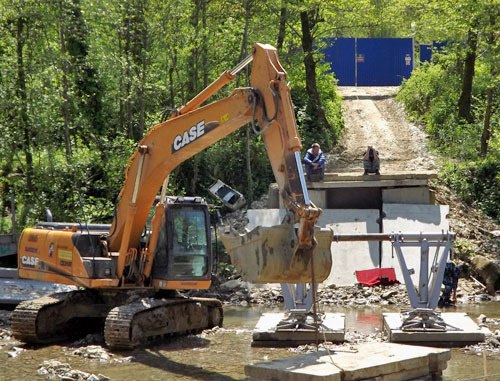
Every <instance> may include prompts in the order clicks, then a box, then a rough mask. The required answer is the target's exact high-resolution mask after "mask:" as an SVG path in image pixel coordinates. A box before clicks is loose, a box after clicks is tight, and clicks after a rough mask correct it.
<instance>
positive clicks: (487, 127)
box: [481, 14, 496, 157]
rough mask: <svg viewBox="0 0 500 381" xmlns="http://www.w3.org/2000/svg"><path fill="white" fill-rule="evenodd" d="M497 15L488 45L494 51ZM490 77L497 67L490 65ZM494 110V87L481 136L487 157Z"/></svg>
mask: <svg viewBox="0 0 500 381" xmlns="http://www.w3.org/2000/svg"><path fill="white" fill-rule="evenodd" d="M495 21H496V20H495V15H494V14H490V27H491V30H490V32H489V36H488V45H489V46H490V49H493V47H494V44H495V37H496V34H495V32H494V31H495ZM490 65H491V66H490V77H491V78H495V75H496V70H495V69H496V65H493V64H492V63H490ZM492 108H493V86H491V85H490V86H489V87H488V90H486V111H485V114H484V124H483V133H482V135H481V155H482V156H483V157H485V156H486V155H487V153H488V144H489V141H490V137H491V127H490V123H491V113H492Z"/></svg>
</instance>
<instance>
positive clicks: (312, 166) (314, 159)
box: [302, 143, 326, 182]
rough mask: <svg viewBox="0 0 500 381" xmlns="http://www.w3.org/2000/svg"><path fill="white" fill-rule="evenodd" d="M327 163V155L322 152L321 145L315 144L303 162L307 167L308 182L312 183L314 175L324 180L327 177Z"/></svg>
mask: <svg viewBox="0 0 500 381" xmlns="http://www.w3.org/2000/svg"><path fill="white" fill-rule="evenodd" d="M325 161H326V158H325V155H324V154H323V151H321V148H320V146H319V144H318V143H313V145H311V148H309V149H308V150H307V152H306V156H305V157H304V159H303V160H302V162H303V163H304V164H305V165H306V175H307V181H309V182H311V181H312V177H311V176H312V175H314V177H316V176H317V175H319V180H323V177H325Z"/></svg>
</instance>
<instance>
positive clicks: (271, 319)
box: [252, 313, 345, 347]
mask: <svg viewBox="0 0 500 381" xmlns="http://www.w3.org/2000/svg"><path fill="white" fill-rule="evenodd" d="M287 315H288V314H285V313H264V314H263V315H262V316H261V317H260V319H259V321H258V323H257V325H256V326H255V329H254V331H253V335H252V340H253V341H252V346H273V347H281V346H297V345H302V344H310V343H315V342H316V340H317V339H318V337H319V339H320V341H322V340H323V339H326V340H327V341H331V342H335V343H340V342H343V341H344V335H345V317H344V314H343V313H326V314H324V316H323V320H322V322H321V325H322V327H321V328H320V331H319V333H316V332H312V331H304V330H297V331H280V330H277V329H276V328H277V326H278V324H279V323H280V322H281V321H282V320H283V319H285V317H287ZM310 318H311V319H310V320H311V321H310V323H311V324H312V323H314V321H313V320H312V317H310ZM318 335H319V336H318Z"/></svg>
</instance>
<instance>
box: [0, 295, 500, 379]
mask: <svg viewBox="0 0 500 381" xmlns="http://www.w3.org/2000/svg"><path fill="white" fill-rule="evenodd" d="M281 311H282V310H280V309H278V308H274V309H271V308H264V307H248V308H243V307H226V308H225V309H224V312H225V319H224V329H221V330H219V331H216V332H214V333H212V334H208V335H200V336H186V337H179V338H175V339H171V340H170V341H169V342H162V343H156V344H152V345H150V346H149V347H147V348H143V349H136V350H134V351H132V352H123V353H120V352H118V353H115V354H114V355H113V357H112V359H120V358H122V357H125V356H133V359H132V361H130V362H126V363H116V362H114V361H113V360H112V361H106V362H99V361H98V360H89V359H84V358H81V357H80V356H76V355H74V354H72V352H73V350H74V348H70V347H69V344H66V345H50V346H44V347H34V348H30V347H26V348H27V350H25V351H23V352H22V353H20V355H19V356H17V357H15V358H11V357H9V356H8V354H7V351H8V350H11V348H12V343H10V345H9V343H8V342H5V341H0V345H1V347H0V359H1V361H0V380H44V379H46V378H45V377H46V376H42V375H38V374H37V369H38V368H39V367H40V364H41V363H42V362H43V361H45V360H58V361H61V362H64V363H69V364H70V365H71V366H72V368H73V369H79V370H82V371H85V372H90V373H94V374H99V373H100V374H103V375H105V376H107V377H109V378H110V379H111V380H127V381H129V380H130V381H132V380H240V379H245V373H244V366H245V365H246V364H250V363H255V362H260V361H266V360H272V359H277V358H283V357H289V356H294V355H296V354H295V353H293V352H290V351H288V349H286V348H280V349H273V348H253V347H251V346H250V343H251V340H252V330H253V328H254V326H255V325H256V323H257V321H258V319H259V317H260V315H261V314H262V313H263V312H281ZM395 311H397V309H396V307H394V306H384V307H364V308H352V307H350V308H342V307H332V308H328V309H327V310H326V311H325V312H343V313H345V315H346V330H347V331H354V330H356V331H358V332H361V333H363V334H369V333H374V332H376V331H377V330H381V329H382V317H381V316H382V313H383V312H395ZM455 311H456V312H467V313H468V314H469V316H470V317H471V318H472V319H474V320H475V319H476V318H477V317H478V316H479V315H480V314H485V315H486V316H487V317H489V318H494V319H500V304H499V303H498V302H490V303H482V304H475V305H460V306H459V307H457V308H456V310H455ZM499 328H500V327H499ZM21 347H22V346H21ZM486 369H487V373H488V374H490V375H493V374H497V375H496V376H492V377H490V378H488V380H490V381H491V380H500V355H496V356H488V357H487V359H486ZM483 372H484V363H483V356H482V355H475V354H470V353H469V354H466V353H464V351H463V350H462V349H452V357H451V360H450V361H449V362H448V368H447V369H446V370H445V371H444V373H443V376H444V379H445V380H463V381H465V380H472V379H474V378H476V377H480V376H482V375H483V374H484V373H483Z"/></svg>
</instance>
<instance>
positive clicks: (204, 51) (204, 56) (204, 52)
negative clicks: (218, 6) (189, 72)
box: [201, 0, 209, 88]
mask: <svg viewBox="0 0 500 381" xmlns="http://www.w3.org/2000/svg"><path fill="white" fill-rule="evenodd" d="M208 2H209V0H202V2H201V25H202V27H203V33H204V34H203V35H204V36H205V32H206V30H207V5H208ZM207 42H208V39H207V38H203V40H202V43H201V69H202V71H203V74H202V77H203V88H205V87H207V86H208V85H209V83H208V72H209V70H208V44H207Z"/></svg>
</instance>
